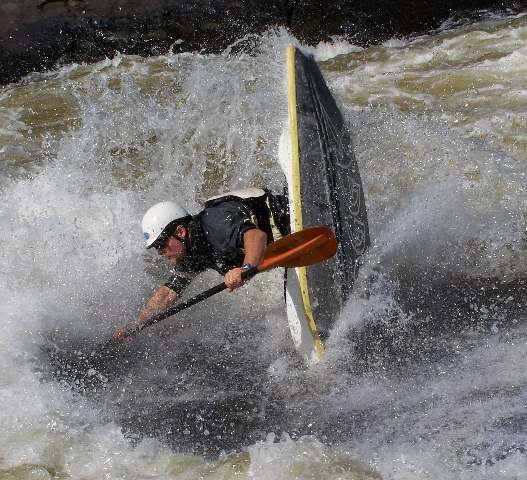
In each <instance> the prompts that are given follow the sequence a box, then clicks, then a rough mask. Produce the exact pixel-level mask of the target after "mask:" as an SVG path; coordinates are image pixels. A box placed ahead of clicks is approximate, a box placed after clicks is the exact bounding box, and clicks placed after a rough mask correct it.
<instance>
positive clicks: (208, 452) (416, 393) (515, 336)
mask: <svg viewBox="0 0 527 480" xmlns="http://www.w3.org/2000/svg"><path fill="white" fill-rule="evenodd" d="M290 43H292V44H295V45H298V46H300V47H301V48H303V49H304V50H305V51H307V52H310V53H313V54H314V55H315V59H316V60H317V62H318V63H319V66H320V68H321V70H322V72H323V74H324V76H325V78H326V80H327V82H328V85H329V87H330V89H331V91H332V93H333V94H334V96H335V98H336V99H337V101H338V103H339V105H340V107H341V109H342V111H343V114H344V116H345V118H346V120H347V121H348V123H349V125H350V128H351V131H352V133H353V140H354V148H355V154H356V157H357V161H358V163H359V167H360V171H361V176H362V180H363V183H364V188H365V196H366V205H367V208H368V215H369V222H370V233H371V238H372V246H371V248H370V250H369V252H368V253H367V255H366V256H365V258H364V262H363V265H362V268H361V271H360V274H359V278H358V279H357V282H356V285H355V290H354V293H353V295H352V297H351V299H350V301H349V302H348V304H347V305H346V308H345V310H344V311H343V313H342V315H341V317H340V318H339V320H338V321H337V323H336V325H335V327H334V329H333V331H332V332H331V336H330V339H329V341H328V345H327V355H326V358H325V359H324V361H323V362H321V363H320V364H318V365H316V366H314V367H312V368H305V366H304V365H303V364H302V362H301V361H300V360H299V359H298V357H297V356H296V354H295V352H294V348H293V346H292V341H291V339H290V336H289V332H288V327H287V319H286V315H285V311H284V306H283V285H282V272H280V271H275V272H272V273H269V274H265V275H260V276H259V277H257V278H255V279H253V280H252V281H251V282H249V284H248V285H247V286H246V287H244V288H243V289H241V290H238V291H236V292H235V293H232V294H228V293H225V294H221V295H219V296H217V297H215V298H213V299H209V300H208V301H207V302H204V303H201V304H199V305H196V306H195V307H193V308H192V309H189V310H186V311H184V312H181V313H179V314H178V315H177V316H176V317H173V318H172V319H168V320H166V321H164V322H162V323H161V324H159V325H156V326H154V327H152V328H150V329H148V331H145V332H143V334H142V335H140V336H139V337H138V338H137V339H136V341H135V342H133V344H130V345H127V346H126V347H125V348H123V349H122V351H120V352H119V354H118V355H115V356H110V357H108V359H107V361H105V360H104V358H103V359H102V360H100V359H99V354H100V351H101V350H100V346H101V345H103V344H104V342H105V341H107V340H108V338H109V336H110V335H111V333H112V331H113V329H114V328H115V327H116V326H118V325H121V324H123V323H125V322H127V321H129V320H130V319H132V318H135V316H136V315H137V312H138V311H139V310H140V308H141V306H142V305H143V303H144V301H145V300H146V299H147V298H148V296H149V295H150V293H151V292H152V290H153V289H154V288H155V287H156V286H158V285H159V284H161V283H163V282H164V281H165V278H166V277H167V268H166V266H165V265H164V264H163V262H162V259H161V258H158V257H156V255H155V254H153V253H151V252H145V250H144V248H143V244H142V236H141V229H140V220H141V217H142V215H143V213H144V212H145V211H146V209H147V208H148V207H149V206H151V205H152V204H153V203H155V202H158V201H161V200H165V199H175V200H178V201H180V202H181V203H184V204H185V205H186V206H187V207H188V209H189V210H190V211H192V212H197V211H198V210H199V208H200V205H201V204H202V202H203V201H204V200H205V199H206V198H208V197H210V196H213V195H216V194H218V193H221V192H223V191H228V190H233V189H236V188H243V187H246V186H252V185H254V186H260V187H261V186H265V187H268V188H271V189H272V190H275V191H281V189H282V188H283V185H284V178H283V174H282V172H281V170H280V166H279V161H278V144H279V139H280V136H281V134H282V132H283V130H284V128H285V127H286V123H287V99H286V83H285V49H286V46H287V45H288V44H290ZM526 74H527V17H526V16H524V15H510V16H506V15H500V16H496V15H492V14H490V13H482V14H480V15H479V16H478V17H477V19H474V17H472V18H471V19H464V18H458V19H452V20H450V21H449V22H446V23H445V24H444V25H443V26H442V27H441V28H439V29H437V30H436V31H433V32H430V33H428V34H426V35H422V36H419V37H412V38H398V39H395V38H394V39H391V40H389V41H387V42H385V43H384V44H382V45H374V46H370V47H359V46H357V45H354V44H353V43H350V42H349V41H347V40H345V39H343V38H334V39H333V41H332V42H330V43H321V44H319V45H318V46H316V47H308V46H305V45H302V44H301V43H299V41H298V40H297V39H295V38H293V37H292V36H291V35H290V34H288V33H287V31H285V30H273V31H269V32H266V33H265V34H262V35H258V36H256V35H254V36H249V37H246V38H244V39H242V40H240V41H238V42H237V43H236V44H234V45H232V46H231V47H229V48H228V49H227V50H225V51H224V52H223V53H222V54H220V55H207V54H201V53H185V54H171V53H168V54H166V55H161V56H157V57H150V58H142V57H138V56H126V55H120V54H118V55H116V56H115V57H114V58H110V59H106V60H104V61H101V62H99V63H96V64H91V65H85V64H69V65H61V66H59V67H57V69H56V70H54V71H51V72H47V73H38V74H37V73H35V74H31V75H29V76H28V77H26V78H24V79H23V80H21V81H20V82H18V83H15V84H10V85H6V86H2V87H0V169H1V172H2V175H1V178H0V194H1V196H2V202H1V206H0V225H1V226H2V228H1V229H0V244H1V245H2V249H1V256H2V263H1V268H0V278H1V282H0V319H1V322H2V326H3V328H2V335H1V336H0V361H1V364H2V369H1V371H0V405H1V407H2V408H1V409H0V478H2V479H4V478H5V479H31V480H33V479H35V480H36V479H38V480H40V479H66V478H72V479H100V478H108V479H121V478H123V479H124V478H126V479H147V478H153V479H155V478H159V479H172V478H173V479H196V478H202V479H207V480H217V479H231V478H240V479H264V478H265V479H268V478H273V479H284V480H285V479H335V480H336V479H380V478H383V479H405V480H406V479H420V480H422V479H441V480H443V479H459V478H464V479H512V478H514V479H522V478H527V433H526V432H527V430H526V428H525V427H526V425H527V373H526V370H525V368H524V363H525V361H527V315H526V314H525V307H526V303H527V302H526V293H527V288H526V285H525V282H526V279H527V268H526V267H527V263H526V261H527V214H526V212H527V196H526V186H525V185H526V172H527V162H526V158H527V120H526V115H525V112H526V111H527V90H526V88H525V82H524V80H523V79H524V78H525V77H526ZM219 280H220V277H219V276H218V275H217V274H215V273H213V272H208V273H207V274H205V275H203V277H201V278H200V279H199V280H198V281H197V282H196V283H195V284H193V285H192V288H191V289H190V291H189V292H188V294H189V295H191V294H192V293H197V292H200V291H202V290H204V289H206V288H208V287H210V286H211V285H214V284H216V283H217V282H218V281H219ZM63 357H67V358H70V359H72V362H71V363H70V364H64V363H63V364H61V365H57V361H56V359H57V358H63ZM96 357H97V358H96ZM83 368H84V371H83V372H81V373H82V375H79V374H78V373H79V372H78V369H83Z"/></svg>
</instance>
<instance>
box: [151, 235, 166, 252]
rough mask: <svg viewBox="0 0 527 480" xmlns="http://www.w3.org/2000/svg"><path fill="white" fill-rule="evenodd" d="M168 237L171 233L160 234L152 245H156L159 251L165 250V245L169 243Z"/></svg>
mask: <svg viewBox="0 0 527 480" xmlns="http://www.w3.org/2000/svg"><path fill="white" fill-rule="evenodd" d="M168 237H170V235H166V234H161V235H159V238H158V239H157V240H156V241H155V242H154V244H153V245H152V247H154V248H155V249H156V250H157V251H158V252H159V251H161V250H163V248H165V245H166V244H167V241H168Z"/></svg>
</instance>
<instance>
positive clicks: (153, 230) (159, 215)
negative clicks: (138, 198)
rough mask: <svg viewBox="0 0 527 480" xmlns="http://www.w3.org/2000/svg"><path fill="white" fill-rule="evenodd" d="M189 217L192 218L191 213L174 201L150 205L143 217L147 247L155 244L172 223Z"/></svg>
mask: <svg viewBox="0 0 527 480" xmlns="http://www.w3.org/2000/svg"><path fill="white" fill-rule="evenodd" d="M188 218H190V213H188V212H187V211H186V210H185V209H184V208H183V207H181V206H180V205H178V204H177V203H174V202H160V203H156V204H155V205H154V206H153V207H150V208H149V209H148V211H147V212H146V213H145V216H144V217H143V237H144V239H145V244H146V248H151V247H153V246H154V243H155V241H156V240H157V239H158V238H159V237H160V236H161V234H162V233H163V231H164V230H165V228H166V227H167V226H168V225H169V224H170V223H172V222H174V221H175V220H183V219H188Z"/></svg>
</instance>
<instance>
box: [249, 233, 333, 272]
mask: <svg viewBox="0 0 527 480" xmlns="http://www.w3.org/2000/svg"><path fill="white" fill-rule="evenodd" d="M337 247H338V243H337V239H336V238H335V234H334V233H333V232H332V231H331V230H330V229H329V228H327V227H310V228H305V229H304V230H300V231H298V232H295V233H292V234H290V235H286V236H285V237H282V238H280V239H279V240H277V241H276V242H273V243H271V244H269V245H268V246H267V248H266V249H265V258H264V260H263V261H262V262H261V263H260V264H259V265H258V267H257V268H258V271H259V272H263V271H264V270H269V269H271V268H274V267H287V268H293V267H306V266H308V265H313V264H314V263H318V262H322V261H323V260H327V259H328V258H330V257H332V256H333V255H335V253H337Z"/></svg>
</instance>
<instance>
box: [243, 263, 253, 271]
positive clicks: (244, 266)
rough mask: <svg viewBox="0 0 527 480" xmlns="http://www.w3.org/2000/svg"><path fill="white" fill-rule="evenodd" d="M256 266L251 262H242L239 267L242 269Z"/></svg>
mask: <svg viewBox="0 0 527 480" xmlns="http://www.w3.org/2000/svg"><path fill="white" fill-rule="evenodd" d="M254 267H256V265H253V264H252V263H244V264H243V265H242V266H241V267H240V268H241V269H242V270H250V269H251V268H254Z"/></svg>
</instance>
